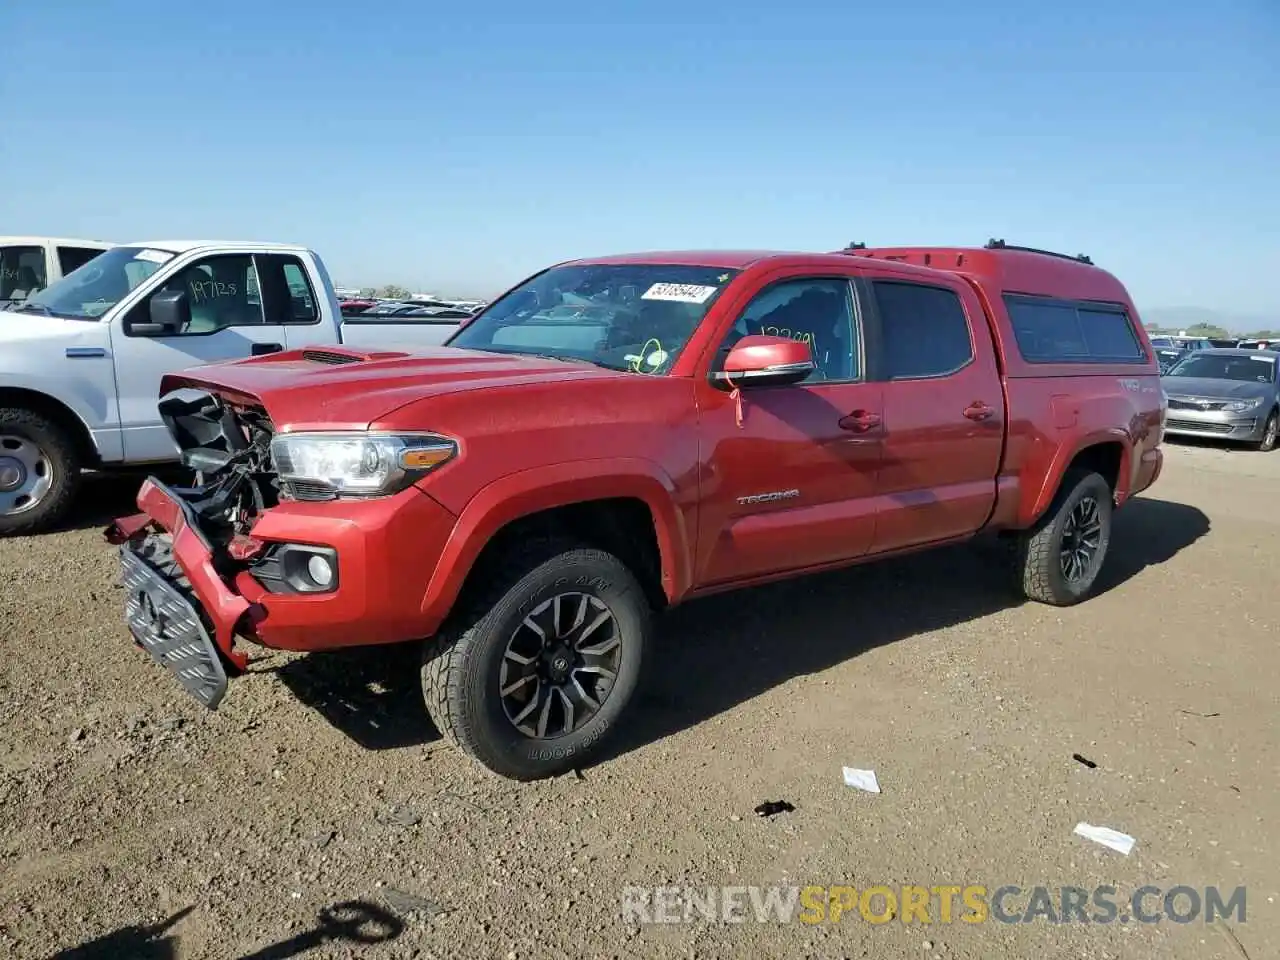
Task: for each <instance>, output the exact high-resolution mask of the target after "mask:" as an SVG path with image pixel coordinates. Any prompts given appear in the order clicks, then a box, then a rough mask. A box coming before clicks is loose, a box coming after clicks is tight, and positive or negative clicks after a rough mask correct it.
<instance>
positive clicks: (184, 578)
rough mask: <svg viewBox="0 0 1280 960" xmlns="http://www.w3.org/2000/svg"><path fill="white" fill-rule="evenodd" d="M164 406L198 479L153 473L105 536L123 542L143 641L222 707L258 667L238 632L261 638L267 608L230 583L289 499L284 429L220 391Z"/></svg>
mask: <svg viewBox="0 0 1280 960" xmlns="http://www.w3.org/2000/svg"><path fill="white" fill-rule="evenodd" d="M159 406H160V414H161V416H162V418H163V420H164V422H165V425H166V426H167V427H168V429H169V432H170V435H171V436H172V437H173V438H174V440H175V441H176V442H177V444H178V446H179V449H180V450H181V456H182V462H183V464H184V465H185V466H186V467H188V468H189V469H190V470H192V471H193V472H194V474H195V483H194V484H192V485H191V486H169V485H167V484H165V483H163V482H161V481H160V480H158V479H157V478H155V477H148V478H147V480H146V481H145V482H144V483H143V485H142V487H141V489H140V490H139V492H138V500H137V502H138V506H139V507H140V508H141V511H142V512H141V513H138V514H135V515H133V516H129V517H124V518H121V519H119V520H117V521H115V522H114V523H112V524H111V525H110V526H109V527H108V528H107V529H106V530H105V531H104V536H105V537H106V539H107V541H108V542H109V543H112V544H115V545H118V546H119V547H120V562H121V580H122V583H123V585H124V588H125V590H126V591H127V595H126V600H125V619H126V621H127V623H128V626H129V631H130V633H131V634H132V635H133V638H134V640H135V642H137V643H138V645H139V646H141V647H142V648H143V649H145V650H146V651H147V652H148V653H149V654H151V656H152V657H153V658H154V659H155V660H157V661H158V662H159V663H160V664H161V665H162V666H164V667H166V668H167V669H168V670H169V671H170V672H171V673H173V674H174V676H175V677H176V678H177V679H178V681H179V682H180V683H181V684H182V685H183V687H184V688H185V689H186V690H187V691H188V692H189V693H190V694H191V695H192V696H194V697H195V698H196V699H197V700H199V701H200V702H202V703H204V704H205V706H207V707H209V708H211V709H216V707H217V706H218V703H219V702H220V701H221V699H222V697H223V695H224V694H225V692H226V687H227V678H228V676H235V675H237V674H239V673H242V672H243V671H244V669H245V668H246V666H247V665H248V658H247V656H246V654H245V653H244V652H243V651H241V650H237V649H236V647H235V638H236V636H237V635H240V636H246V637H249V638H253V636H254V625H255V623H256V621H257V620H258V619H259V618H260V617H261V613H262V611H261V610H260V608H257V607H256V605H254V604H252V603H250V602H249V601H248V600H246V599H245V598H244V597H243V596H241V595H239V594H238V593H237V592H236V591H234V590H233V589H231V587H230V586H229V584H231V583H232V582H233V581H234V578H235V576H236V575H237V574H238V573H239V572H241V571H243V570H245V569H247V568H249V567H250V566H251V565H252V564H253V563H254V562H255V560H256V559H257V558H258V555H259V554H260V553H261V552H262V549H263V548H262V544H260V543H258V542H256V541H254V540H253V538H252V537H250V536H249V535H248V532H249V530H250V528H251V527H252V525H253V523H254V521H255V520H256V518H257V517H258V516H259V515H261V513H262V512H263V511H264V510H267V509H270V508H271V507H273V506H275V505H276V504H277V503H278V502H279V483H278V480H277V477H276V474H275V471H274V470H273V468H272V463H271V440H272V437H273V434H274V430H273V427H272V424H271V421H270V419H269V417H268V416H267V414H266V412H265V411H264V410H262V409H260V408H254V407H252V406H247V405H233V404H230V403H228V402H226V401H224V400H223V399H221V398H219V397H217V396H215V395H213V394H210V393H203V392H198V391H180V392H179V393H177V394H173V395H170V396H168V397H166V398H165V399H164V400H162V401H161V402H160V405H159Z"/></svg>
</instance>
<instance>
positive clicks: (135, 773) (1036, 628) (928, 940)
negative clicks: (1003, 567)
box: [0, 445, 1280, 960]
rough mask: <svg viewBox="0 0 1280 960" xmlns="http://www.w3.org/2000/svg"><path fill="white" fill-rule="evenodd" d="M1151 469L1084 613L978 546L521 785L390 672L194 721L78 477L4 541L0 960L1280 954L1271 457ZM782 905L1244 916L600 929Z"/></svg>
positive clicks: (719, 612) (294, 685) (714, 675)
mask: <svg viewBox="0 0 1280 960" xmlns="http://www.w3.org/2000/svg"><path fill="white" fill-rule="evenodd" d="M1167 451H1168V452H1167V458H1168V466H1167V469H1166V472H1165V475H1164V476H1163V477H1162V478H1161V480H1160V482H1159V483H1158V484H1157V486H1156V487H1155V488H1153V489H1152V490H1151V491H1149V494H1148V495H1146V496H1143V497H1141V498H1139V499H1137V500H1135V501H1134V502H1133V503H1132V504H1130V505H1128V506H1127V507H1126V508H1125V509H1124V510H1122V511H1121V512H1120V513H1119V514H1117V519H1116V528H1115V537H1114V541H1113V545H1112V553H1111V555H1110V558H1109V561H1108V564H1107V567H1106V569H1105V570H1104V573H1103V587H1104V589H1103V592H1102V593H1101V594H1100V595H1099V596H1097V597H1096V598H1094V599H1093V600H1091V601H1090V602H1088V603H1086V604H1083V605H1081V606H1079V607H1075V608H1072V609H1069V610H1057V609H1052V608H1048V607H1044V606H1038V605H1034V604H1029V603H1019V602H1017V601H1016V600H1015V599H1014V597H1013V595H1012V594H1011V592H1010V591H1009V590H1008V589H1007V586H1006V581H1005V579H1004V577H1003V575H1002V574H1001V572H1000V571H999V568H998V567H997V566H995V565H994V564H993V563H992V562H991V557H990V556H989V555H987V554H985V553H984V552H982V551H981V550H978V549H977V548H974V547H965V548H960V549H951V550H946V551H941V552H936V553H933V554H927V555H920V556H916V557H912V558H907V559H903V560H899V561H891V562H886V563H882V564H878V565H871V566H867V567H863V568H861V569H856V570H851V571H846V572H841V573H836V574H829V575H824V576H820V577H815V578H809V579H804V580H799V581H795V582H792V583H788V584H783V585H778V586H774V587H770V588H766V589H760V590H755V591H751V592H744V593H739V594H733V595H728V596H723V597H719V598H714V599H710V600H706V601H701V602H698V603H695V604H691V605H689V606H687V607H685V608H681V609H679V610H677V611H675V612H674V613H672V614H671V615H670V616H669V618H668V619H667V620H666V621H665V622H664V624H663V627H662V635H661V640H660V645H659V650H658V654H657V658H658V668H657V669H656V671H655V674H654V678H653V682H652V683H651V685H650V686H649V687H648V688H647V690H646V691H645V693H644V696H643V698H642V700H641V702H640V703H639V704H638V707H637V709H636V711H635V712H634V713H633V714H632V721H631V723H630V724H629V726H628V727H627V728H626V730H625V732H624V734H623V736H622V737H621V739H620V741H619V742H617V743H616V744H615V748H614V750H613V755H612V756H611V758H610V759H608V760H607V761H605V762H604V763H602V764H600V765H597V766H595V767H592V768H590V769H587V770H584V771H582V773H581V776H580V777H575V776H569V777H564V778H561V779H558V780H555V781H550V782H542V783H536V784H527V785H517V784H513V783H510V782H507V781H503V780H499V779H497V778H495V777H492V776H490V775H488V774H486V773H484V772H483V771H481V770H480V769H478V768H476V767H474V766H472V765H470V764H469V763H468V762H466V761H464V760H463V759H462V758H460V757H459V756H458V755H456V754H455V753H454V752H453V751H452V750H451V749H449V748H448V747H446V746H444V745H442V744H441V743H439V741H437V740H436V738H435V733H434V731H433V730H432V729H431V727H430V725H429V724H428V723H427V722H426V721H425V720H424V719H423V718H422V715H421V713H420V710H419V705H418V700H417V697H418V694H417V689H416V683H417V674H416V668H415V664H414V662H413V658H412V654H411V653H408V652H405V653H401V652H399V651H397V652H394V653H388V652H386V651H365V652H361V653H359V654H356V655H346V654H343V655H330V656H327V657H311V658H304V657H293V656H287V655H279V654H270V653H269V652H264V655H263V657H262V658H261V659H259V660H257V661H256V662H255V663H254V665H253V668H252V673H251V675H249V676H248V677H245V678H243V679H241V680H238V681H235V682H233V684H232V688H231V691H230V693H229V694H228V696H227V699H226V700H225V701H224V703H223V705H222V706H221V708H220V709H219V710H218V711H217V712H216V713H211V712H209V711H206V710H204V709H203V708H201V707H200V706H199V705H198V704H196V703H195V702H194V701H191V700H189V699H187V698H186V696H185V695H184V694H183V693H182V692H181V691H180V689H179V687H178V685H177V684H176V683H175V682H174V681H172V680H171V679H170V678H169V676H168V675H167V674H165V673H164V672H163V671H162V670H161V669H160V668H159V667H157V666H155V665H153V664H152V663H151V661H150V660H149V659H148V658H147V656H146V655H145V654H144V653H142V652H141V651H139V650H137V649H136V648H134V647H133V646H132V645H131V643H130V642H129V640H128V637H127V634H126V631H125V629H124V626H123V623H122V620H121V596H120V592H119V590H118V589H117V588H115V587H114V581H115V575H116V565H115V559H114V553H113V551H112V550H111V549H110V548H108V547H107V546H106V545H104V544H103V542H102V540H101V538H100V535H99V528H100V527H101V525H102V524H103V523H104V522H105V519H106V518H107V517H108V516H110V515H111V514H113V513H120V512H125V510H126V508H127V506H128V500H129V495H130V491H129V490H128V485H127V484H122V483H120V482H119V481H111V482H107V481H103V482H100V483H99V484H98V485H97V488H96V489H95V496H94V497H93V500H94V509H95V515H93V516H83V517H82V518H81V520H80V522H79V523H78V524H77V526H78V529H75V530H72V531H69V532H64V533H58V534H53V535H49V536H44V537H36V538H31V539H22V540H9V541H3V542H0V585H2V586H0V620H2V621H3V623H4V626H5V628H6V629H5V631H4V634H3V649H2V653H3V671H2V674H0V719H2V722H3V730H4V742H3V744H0V954H3V955H4V956H10V957H51V956H55V955H56V956H59V957H64V958H69V957H80V958H101V957H115V956H119V957H130V958H147V957H156V958H159V957H182V958H211V960H221V958H245V960H247V958H250V957H252V958H254V960H264V958H282V957H290V956H298V955H302V956H307V957H312V956H316V957H319V956H333V957H345V956H370V957H424V958H425V957H440V958H444V957H463V956H467V957H469V956H476V957H497V958H504V957H509V958H531V957H542V956H546V957H578V956H586V957H610V956H618V957H621V956H655V957H695V956H696V957H730V956H744V957H745V956H749V957H753V958H764V957H784V956H785V957H806V956H811V957H834V958H839V957H923V958H944V960H969V958H971V960H978V958H992V957H1006V956H1007V957H1028V958H1029V957H1059V956H1061V957H1080V958H1104V957H1114V958H1119V957H1124V958H1129V957H1134V958H1145V957H1162V958H1168V957H1172V958H1188V960H1190V958H1195V960H1212V958H1221V960H1240V958H1241V957H1249V958H1252V960H1261V958H1265V957H1274V956H1278V955H1280V916H1278V911H1280V906H1278V905H1277V901H1280V873H1278V872H1277V870H1276V867H1275V864H1276V863H1277V862H1278V861H1280V831H1278V830H1277V828H1276V825H1277V823H1280V733H1278V728H1277V722H1276V704H1277V696H1276V691H1277V689H1280V657H1277V655H1276V643H1277V639H1278V638H1280V630H1277V626H1276V625H1277V622H1278V621H1280V590H1278V589H1277V579H1276V578H1277V573H1276V571H1277V569H1280V536H1278V535H1277V534H1278V533H1280V453H1276V454H1271V455H1266V454H1257V453H1251V452H1247V451H1241V452H1227V451H1222V450H1217V449H1214V448H1212V447H1207V446H1185V445H1170V446H1169V447H1168V448H1167ZM1074 753H1079V754H1081V755H1082V756H1084V757H1085V758H1087V759H1088V760H1090V761H1092V762H1093V763H1094V764H1096V767H1094V768H1092V769H1091V768H1089V767H1087V766H1085V765H1084V764H1082V763H1080V762H1078V761H1076V760H1073V758H1072V754H1074ZM843 766H852V767H859V768H871V769H874V770H875V771H876V773H877V775H878V777H879V782H880V786H881V789H882V791H883V792H882V793H880V794H879V795H874V794H870V793H865V792H861V791H858V790H855V789H852V788H850V787H847V786H845V785H844V783H843V782H842V779H841V768H842V767H843ZM766 800H786V801H788V802H789V803H790V804H792V805H793V806H794V809H793V810H791V811H789V812H784V813H781V814H778V815H777V816H774V817H772V818H763V817H759V816H757V815H756V814H755V813H753V808H754V807H756V805H757V804H760V803H761V802H762V801H766ZM1081 821H1084V822H1087V823H1090V824H1098V825H1105V826H1110V827H1113V828H1116V829H1118V830H1121V831H1123V832H1125V833H1127V834H1130V835H1132V836H1133V837H1135V838H1137V845H1136V846H1135V848H1134V849H1133V851H1132V853H1131V854H1130V855H1129V856H1127V857H1126V856H1124V855H1122V854H1120V853H1118V852H1115V851H1113V850H1110V849H1107V848H1105V847H1103V846H1100V845H1097V844H1094V843H1091V842H1090V841H1088V840H1085V839H1083V838H1081V837H1078V836H1074V835H1073V833H1072V830H1073V828H1074V827H1075V825H1076V824H1077V823H1079V822H1081ZM773 884H783V885H790V884H797V885H801V886H803V885H810V884H812V885H820V886H831V885H841V884H847V885H852V886H854V887H855V888H857V889H858V890H862V889H864V888H867V887H870V886H875V885H881V884H883V885H888V886H889V887H891V888H893V889H895V890H896V889H899V888H900V887H901V886H902V885H903V884H913V885H915V884H918V885H922V886H925V887H932V886H937V885H942V884H955V885H957V886H963V885H970V884H980V885H983V886H985V887H986V888H987V889H988V891H993V890H994V889H995V888H997V887H1000V886H1003V885H1009V884H1013V885H1018V886H1019V887H1021V888H1023V890H1024V891H1029V890H1030V889H1031V888H1032V887H1035V886H1037V885H1043V886H1047V887H1050V888H1053V889H1055V890H1056V889H1057V888H1058V887H1061V886H1075V887H1081V888H1085V889H1088V890H1092V889H1093V888H1094V887H1096V886H1098V885H1100V884H1110V885H1113V886H1114V887H1116V888H1117V890H1118V891H1119V893H1118V895H1117V900H1118V901H1119V902H1120V903H1121V905H1122V913H1125V912H1126V911H1125V910H1124V909H1123V905H1124V904H1125V903H1126V902H1127V900H1126V898H1127V897H1128V896H1129V894H1131V893H1132V892H1133V891H1135V890H1136V889H1137V888H1139V887H1141V886H1142V885H1144V884H1150V885H1152V886H1154V887H1158V888H1159V890H1160V891H1162V892H1163V891H1167V890H1169V889H1170V888H1172V887H1174V886H1178V885H1187V886H1190V887H1193V888H1196V889H1198V890H1200V891H1203V890H1204V889H1205V888H1206V887H1208V886H1217V887H1219V888H1222V889H1223V890H1224V899H1225V895H1226V894H1229V893H1230V891H1232V890H1233V889H1234V888H1235V887H1237V886H1244V887H1245V888H1246V894H1247V901H1246V903H1247V906H1246V919H1245V922H1243V923H1241V922H1239V920H1238V917H1232V918H1231V919H1230V920H1229V923H1228V927H1229V929H1230V930H1231V931H1233V934H1227V933H1224V932H1223V930H1222V929H1221V926H1220V925H1218V924H1214V925H1209V924H1206V923H1205V922H1204V920H1203V918H1200V919H1196V920H1195V921H1193V922H1191V923H1185V924H1178V923H1172V922H1170V921H1169V920H1168V919H1165V920H1162V921H1161V922H1159V923H1139V922H1128V923H1119V922H1115V923H1110V924H1097V923H1094V924H1089V925H1083V924H1080V923H1066V924H1056V925H1055V924H1052V923H1049V922H1046V921H1045V920H1044V919H1038V920H1035V921H1034V922H1031V923H1026V924H1007V923H1000V922H996V921H995V920H994V919H989V920H988V921H987V922H985V923H978V924H967V923H961V922H953V923H950V924H947V923H941V922H937V921H938V919H939V918H938V916H937V912H936V911H935V912H934V913H933V919H934V921H935V922H934V923H933V924H932V925H930V926H923V925H921V924H919V923H910V924H908V923H904V922H902V920H901V919H893V920H891V921H890V922H887V923H883V924H873V923H870V922H868V921H867V920H865V919H864V918H863V917H861V916H860V915H859V912H858V910H856V909H855V910H853V911H851V912H849V913H847V914H845V915H844V916H843V917H842V918H841V919H840V921H839V922H838V923H830V922H823V923H818V924H814V925H806V924H804V923H801V922H799V921H798V920H796V921H794V922H791V923H778V922H764V923H760V922H756V921H755V920H754V919H749V920H748V921H747V922H745V923H722V922H712V921H708V920H706V919H705V918H699V917H695V919H694V921H693V922H690V923H676V924H646V923H637V922H635V921H634V919H632V920H624V918H623V916H622V912H621V904H622V897H623V891H624V887H627V886H643V887H658V886H664V885H668V886H679V887H684V886H686V885H687V886H694V887H699V888H705V887H707V886H712V887H720V886H722V885H748V886H749V885H761V886H765V885H773ZM1026 901H1027V897H1026V895H1025V894H1024V895H1023V896H1022V898H1021V899H1018V898H1013V899H1011V900H1010V901H1009V902H1008V903H1007V904H1006V909H1012V910H1015V911H1021V910H1022V909H1024V905H1025V903H1026ZM879 902H880V901H877V903H879ZM1160 902H1161V900H1160V895H1157V896H1156V897H1154V898H1152V899H1150V900H1148V901H1147V907H1148V909H1156V910H1158V909H1159V905H1160ZM343 904H346V906H338V905H343ZM879 909H880V908H879V907H877V908H876V910H877V912H878V911H879ZM326 910H328V911H330V912H329V913H328V914H326V913H325V912H324V911H326ZM959 913H960V909H959V907H958V908H957V916H958V915H959ZM353 917H365V918H366V919H367V920H368V922H367V923H365V924H364V925H363V926H360V925H358V924H356V923H354V922H352V923H345V924H344V918H345V919H351V918H353ZM326 918H327V919H326ZM357 929H358V931H370V930H372V933H371V934H370V935H369V937H370V938H371V939H373V938H381V939H380V940H379V942H377V943H373V944H367V943H360V942H357V941H355V940H353V939H351V937H352V936H353V931H357ZM361 935H363V934H361ZM1232 935H1234V937H1235V938H1236V939H1235V940H1234V941H1233V940H1232V939H1231V936H1232ZM75 948H79V949H78V950H76V949H75ZM60 951H68V952H65V953H60Z"/></svg>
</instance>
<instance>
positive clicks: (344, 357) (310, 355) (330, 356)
mask: <svg viewBox="0 0 1280 960" xmlns="http://www.w3.org/2000/svg"><path fill="white" fill-rule="evenodd" d="M302 359H303V360H310V361H311V362H312V363H359V362H360V358H359V357H353V356H351V354H349V353H338V352H337V351H336V350H303V351H302Z"/></svg>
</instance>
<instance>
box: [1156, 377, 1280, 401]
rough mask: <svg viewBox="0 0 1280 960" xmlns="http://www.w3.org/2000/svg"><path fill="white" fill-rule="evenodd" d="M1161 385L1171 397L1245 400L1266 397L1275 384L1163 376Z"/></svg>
mask: <svg viewBox="0 0 1280 960" xmlns="http://www.w3.org/2000/svg"><path fill="white" fill-rule="evenodd" d="M1160 385H1161V386H1162V387H1164V392H1165V393H1167V394H1168V395H1169V396H1171V397H1204V398H1205V399H1206V400H1243V399H1247V398H1249V397H1265V396H1267V395H1268V394H1270V393H1271V391H1272V390H1274V389H1275V385H1274V384H1270V383H1258V382H1256V381H1253V380H1215V379H1212V378H1210V377H1161V378H1160Z"/></svg>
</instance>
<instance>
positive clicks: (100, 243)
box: [0, 236, 116, 250]
mask: <svg viewBox="0 0 1280 960" xmlns="http://www.w3.org/2000/svg"><path fill="white" fill-rule="evenodd" d="M46 243H52V244H54V245H55V246H59V247H102V248H103V249H104V250H105V249H107V248H108V247H114V246H115V245H116V244H115V243H114V242H113V241H111V240H86V239H84V238H83V237H22V236H12V237H0V245H3V246H6V247H7V246H41V245H43V244H46Z"/></svg>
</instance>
